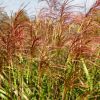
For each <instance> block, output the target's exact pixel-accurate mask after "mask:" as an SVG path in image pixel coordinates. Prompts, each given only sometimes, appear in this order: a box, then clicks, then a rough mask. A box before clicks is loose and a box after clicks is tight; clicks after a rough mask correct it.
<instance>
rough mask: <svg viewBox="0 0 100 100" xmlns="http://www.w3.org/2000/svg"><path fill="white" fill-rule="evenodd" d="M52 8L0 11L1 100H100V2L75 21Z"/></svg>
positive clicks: (52, 5) (57, 7)
mask: <svg viewBox="0 0 100 100" xmlns="http://www.w3.org/2000/svg"><path fill="white" fill-rule="evenodd" d="M68 1H69V0H68ZM48 5H49V7H48V9H46V8H44V9H41V11H40V13H39V14H38V15H37V16H36V17H35V18H34V19H32V18H30V17H29V16H28V15H27V13H26V11H25V10H24V9H19V11H18V12H16V13H15V14H12V15H11V16H8V15H7V14H6V12H4V11H0V100H100V2H99V0H98V1H97V2H96V3H95V4H94V5H93V7H92V8H91V9H90V10H89V11H88V12H87V14H80V15H77V16H76V15H74V14H72V13H71V12H70V11H69V9H70V7H69V6H68V5H67V0H66V2H64V3H63V4H61V5H58V3H57V2H56V3H55V2H54V3H52V2H48Z"/></svg>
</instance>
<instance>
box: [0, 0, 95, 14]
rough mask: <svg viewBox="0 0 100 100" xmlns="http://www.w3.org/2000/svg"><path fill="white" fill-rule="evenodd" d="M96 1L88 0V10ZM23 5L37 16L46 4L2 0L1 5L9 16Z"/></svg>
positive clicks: (32, 0)
mask: <svg viewBox="0 0 100 100" xmlns="http://www.w3.org/2000/svg"><path fill="white" fill-rule="evenodd" d="M85 1H86V0H73V3H75V4H78V5H84V3H85ZM95 1H96V0H87V5H86V6H87V8H89V7H91V5H92V4H93V3H94V2H95ZM22 4H23V5H24V6H25V5H27V7H26V8H25V9H26V10H27V12H28V14H29V15H33V14H35V13H36V12H37V11H38V10H39V8H40V7H41V6H43V5H44V4H39V3H38V0H0V5H1V6H3V7H5V10H6V11H7V13H8V14H10V13H11V12H12V11H13V12H15V11H17V10H18V9H19V8H20V7H24V6H22Z"/></svg>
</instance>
